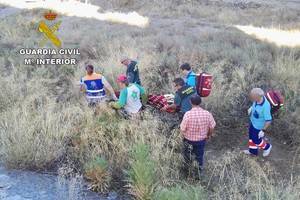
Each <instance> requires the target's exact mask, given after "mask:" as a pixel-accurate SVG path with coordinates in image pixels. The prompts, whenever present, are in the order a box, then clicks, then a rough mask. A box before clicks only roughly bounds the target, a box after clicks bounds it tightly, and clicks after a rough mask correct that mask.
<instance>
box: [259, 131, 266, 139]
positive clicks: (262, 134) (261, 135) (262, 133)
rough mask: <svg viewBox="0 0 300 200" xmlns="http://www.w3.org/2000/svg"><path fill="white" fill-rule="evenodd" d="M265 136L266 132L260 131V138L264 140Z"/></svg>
mask: <svg viewBox="0 0 300 200" xmlns="http://www.w3.org/2000/svg"><path fill="white" fill-rule="evenodd" d="M264 136H265V132H264V131H263V130H261V131H259V133H258V138H262V137H264Z"/></svg>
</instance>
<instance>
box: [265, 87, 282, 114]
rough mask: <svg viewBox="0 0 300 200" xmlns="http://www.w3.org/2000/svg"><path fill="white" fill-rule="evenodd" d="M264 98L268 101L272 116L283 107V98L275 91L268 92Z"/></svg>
mask: <svg viewBox="0 0 300 200" xmlns="http://www.w3.org/2000/svg"><path fill="white" fill-rule="evenodd" d="M266 98H267V100H268V101H269V103H270V104H271V113H272V114H274V113H275V112H277V111H278V110H279V109H280V108H281V107H282V106H283V103H284V97H283V95H282V94H281V92H279V91H277V90H269V91H268V92H267V93H266Z"/></svg>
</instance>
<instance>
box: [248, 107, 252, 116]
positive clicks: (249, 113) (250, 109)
mask: <svg viewBox="0 0 300 200" xmlns="http://www.w3.org/2000/svg"><path fill="white" fill-rule="evenodd" d="M251 112H252V107H250V108H249V109H248V115H251Z"/></svg>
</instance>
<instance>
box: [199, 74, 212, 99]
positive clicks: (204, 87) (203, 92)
mask: <svg viewBox="0 0 300 200" xmlns="http://www.w3.org/2000/svg"><path fill="white" fill-rule="evenodd" d="M212 82H213V76H212V75H211V74H208V73H205V72H202V73H201V74H197V75H196V90H197V93H198V95H200V96H201V97H208V96H209V95H210V92H211V90H212Z"/></svg>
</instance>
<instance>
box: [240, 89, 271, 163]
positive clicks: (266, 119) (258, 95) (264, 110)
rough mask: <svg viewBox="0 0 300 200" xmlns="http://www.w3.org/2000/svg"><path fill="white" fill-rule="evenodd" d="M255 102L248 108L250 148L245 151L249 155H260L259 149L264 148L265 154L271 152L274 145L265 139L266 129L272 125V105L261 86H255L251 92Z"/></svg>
mask: <svg viewBox="0 0 300 200" xmlns="http://www.w3.org/2000/svg"><path fill="white" fill-rule="evenodd" d="M250 100H251V101H252V102H253V103H252V106H251V107H250V108H249V109H248V114H249V115H250V124H249V141H248V147H249V148H248V149H247V150H244V151H243V152H244V153H245V154H247V155H255V156H257V155H258V149H261V150H263V156H264V157H266V156H268V155H269V154H270V152H271V149H272V145H271V144H270V143H268V142H267V141H265V140H264V136H265V133H266V129H267V128H268V127H269V126H270V125H271V122H272V115H271V105H270V103H269V101H268V100H267V99H266V97H265V93H264V91H263V90H262V89H261V88H253V89H252V90H251V92H250Z"/></svg>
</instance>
